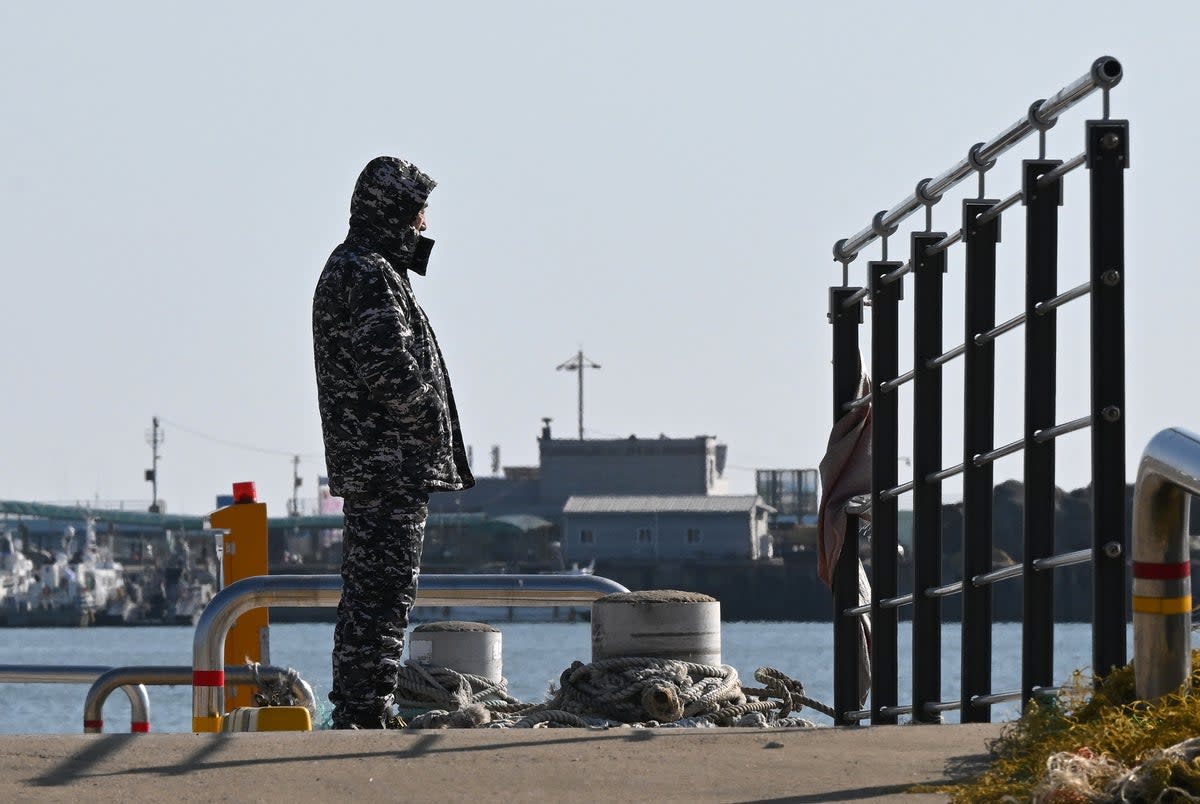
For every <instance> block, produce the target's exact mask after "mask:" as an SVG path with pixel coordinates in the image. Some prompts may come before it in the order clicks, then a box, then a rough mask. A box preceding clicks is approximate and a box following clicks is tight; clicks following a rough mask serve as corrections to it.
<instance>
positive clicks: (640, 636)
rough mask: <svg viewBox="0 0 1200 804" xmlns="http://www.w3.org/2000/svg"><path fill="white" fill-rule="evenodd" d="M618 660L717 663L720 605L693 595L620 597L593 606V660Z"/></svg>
mask: <svg viewBox="0 0 1200 804" xmlns="http://www.w3.org/2000/svg"><path fill="white" fill-rule="evenodd" d="M621 656H645V657H651V658H658V659H678V660H679V661H684V662H694V663H696V664H707V665H719V664H721V604H720V602H718V601H717V599H716V598H712V597H709V596H708V595H701V594H698V593H696V592H678V591H673V590H654V591H648V592H619V593H617V594H613V595H606V596H605V597H602V598H600V599H599V600H597V601H596V602H595V603H593V604H592V661H593V662H595V661H599V660H601V659H611V658H616V657H621Z"/></svg>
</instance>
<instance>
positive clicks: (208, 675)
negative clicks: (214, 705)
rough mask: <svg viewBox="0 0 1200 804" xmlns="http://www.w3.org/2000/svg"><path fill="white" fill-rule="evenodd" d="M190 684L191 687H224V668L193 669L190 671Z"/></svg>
mask: <svg viewBox="0 0 1200 804" xmlns="http://www.w3.org/2000/svg"><path fill="white" fill-rule="evenodd" d="M192 686H193V687H224V686H225V671H224V670H193V671H192Z"/></svg>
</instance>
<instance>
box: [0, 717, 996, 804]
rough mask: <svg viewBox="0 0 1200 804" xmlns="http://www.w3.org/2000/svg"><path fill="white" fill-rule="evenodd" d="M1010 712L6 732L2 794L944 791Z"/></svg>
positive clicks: (245, 796)
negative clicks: (907, 721)
mask: <svg viewBox="0 0 1200 804" xmlns="http://www.w3.org/2000/svg"><path fill="white" fill-rule="evenodd" d="M1002 728H1003V724H973V725H942V726H934V725H918V726H911V725H910V726H874V727H863V728H846V729H831V728H823V729H792V730H778V731H776V730H767V729H678V730H673V729H658V730H630V729H612V730H608V731H592V730H586V729H520V730H515V729H513V730H492V729H476V730H456V731H393V732H331V731H321V732H312V733H278V732H277V733H264V734H205V735H191V734H149V735H143V734H103V735H83V734H79V735H4V736H0V801H62V802H68V801H69V802H78V801H80V800H93V801H172V802H208V801H238V802H240V801H262V802H288V804H299V802H310V801H311V802H326V801H404V800H420V801H432V802H437V801H472V802H479V801H488V800H511V801H555V802H560V801H603V802H621V801H630V802H633V801H638V802H641V801H655V802H661V801H680V802H684V801H686V802H695V801H722V802H733V801H789V802H801V803H802V804H803V802H812V803H813V804H816V802H849V801H869V802H889V801H895V802H907V803H908V804H919V802H933V801H945V800H947V799H946V797H945V796H940V795H912V794H908V793H905V792H904V791H905V790H906V789H908V788H909V787H910V786H911V785H914V784H920V783H937V782H942V781H949V780H953V779H961V778H964V777H967V776H970V775H971V774H972V773H974V772H977V771H978V770H979V769H981V768H982V767H983V765H984V763H986V749H987V743H988V741H989V740H991V739H994V738H995V737H997V736H999V734H1000V731H1001V729H1002Z"/></svg>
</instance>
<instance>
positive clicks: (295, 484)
mask: <svg viewBox="0 0 1200 804" xmlns="http://www.w3.org/2000/svg"><path fill="white" fill-rule="evenodd" d="M303 482H304V480H303V479H301V477H300V456H299V455H293V456H292V516H300V497H299V494H300V485H301V484H302V483H303Z"/></svg>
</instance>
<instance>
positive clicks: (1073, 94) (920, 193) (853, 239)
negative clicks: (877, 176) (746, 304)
mask: <svg viewBox="0 0 1200 804" xmlns="http://www.w3.org/2000/svg"><path fill="white" fill-rule="evenodd" d="M1121 77H1122V69H1121V63H1120V62H1119V61H1117V60H1116V59H1114V58H1113V57H1112V56H1101V57H1100V58H1098V59H1096V61H1094V62H1093V63H1092V67H1091V69H1090V70H1088V71H1087V73H1085V74H1084V75H1082V76H1080V77H1079V78H1077V79H1075V80H1074V81H1072V82H1071V83H1070V84H1068V85H1067V86H1065V87H1063V88H1062V89H1060V90H1059V91H1058V92H1056V93H1054V95H1052V96H1051V97H1049V98H1046V99H1045V100H1042V101H1035V102H1034V103H1033V104H1032V105H1031V106H1030V107H1029V112H1028V113H1027V114H1026V115H1025V117H1022V118H1021V119H1020V120H1018V121H1016V122H1015V123H1013V124H1012V125H1010V126H1009V127H1008V128H1006V129H1004V130H1003V131H1001V132H1000V133H999V134H997V135H996V136H994V137H992V138H991V139H990V140H988V141H987V142H983V143H979V144H978V145H975V146H973V147H972V148H971V149H970V151H969V152H968V154H967V156H966V157H964V158H963V159H961V160H959V162H958V163H957V164H955V165H954V166H953V167H951V168H950V169H948V170H946V171H945V172H943V173H942V174H940V175H939V176H937V177H935V178H932V179H922V180H921V181H920V182H918V183H917V188H916V189H915V190H914V191H913V192H912V193H911V194H909V195H908V196H906V197H905V198H904V199H903V200H901V201H900V202H899V203H897V204H896V205H895V206H893V207H892V208H891V209H888V210H886V211H884V212H881V213H879V214H877V215H876V216H875V220H873V221H872V222H871V225H870V226H867V227H866V228H865V229H863V230H862V231H860V232H857V233H856V234H854V235H851V236H850V237H847V238H844V239H842V240H839V241H837V243H835V244H834V246H833V258H834V260H835V261H837V262H842V263H847V262H850V261H851V260H853V259H854V258H855V257H856V256H857V255H858V252H859V251H861V250H862V249H863V248H864V247H865V246H867V245H868V244H869V243H871V242H872V241H873V240H875V239H876V238H878V237H886V236H887V235H888V234H890V233H891V232H893V231H895V229H896V227H897V226H898V225H899V223H900V221H902V220H904V219H905V218H907V217H908V216H909V215H911V214H913V213H914V212H916V211H917V210H918V209H921V208H922V207H928V206H932V205H933V204H936V203H937V201H938V200H939V199H940V198H941V196H942V195H943V194H944V193H945V192H946V191H947V190H949V189H951V188H952V187H954V186H955V185H956V184H958V183H959V182H961V181H963V180H964V179H966V178H967V177H968V176H970V175H971V174H972V173H975V172H977V171H986V170H987V169H988V168H990V167H991V166H992V164H993V163H995V161H996V158H997V157H999V156H1000V155H1001V154H1003V153H1004V152H1005V151H1007V150H1009V149H1010V148H1012V147H1013V146H1014V145H1016V144H1017V143H1019V142H1021V141H1022V140H1023V139H1025V138H1026V137H1028V136H1029V135H1030V134H1032V133H1034V132H1035V131H1045V130H1046V129H1049V128H1050V127H1051V126H1053V125H1054V123H1055V122H1056V121H1057V120H1058V118H1059V116H1060V115H1062V113H1063V112H1065V111H1067V110H1068V109H1070V108H1071V107H1072V106H1074V105H1075V104H1077V103H1079V102H1080V101H1081V100H1083V99H1084V98H1086V97H1087V96H1088V95H1090V94H1092V93H1093V92H1095V91H1096V90H1097V89H1102V90H1104V91H1106V92H1107V91H1108V90H1109V89H1112V88H1113V87H1115V86H1116V85H1117V84H1119V83H1120V82H1121ZM1063 172H1066V171H1063ZM1013 203H1016V202H1015V201H1014V202H1013Z"/></svg>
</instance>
